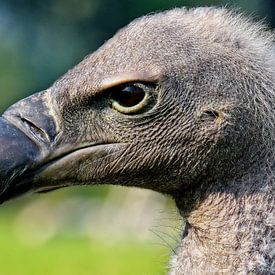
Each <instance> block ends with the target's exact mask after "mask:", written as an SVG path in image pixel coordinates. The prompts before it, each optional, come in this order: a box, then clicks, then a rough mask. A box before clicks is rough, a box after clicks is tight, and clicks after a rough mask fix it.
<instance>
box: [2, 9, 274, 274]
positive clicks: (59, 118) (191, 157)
mask: <svg viewBox="0 0 275 275" xmlns="http://www.w3.org/2000/svg"><path fill="white" fill-rule="evenodd" d="M274 145H275V46H274V36H273V35H272V33H271V32H270V31H268V30H266V29H265V28H264V27H263V26H262V25H261V24H258V23H253V22H250V20H248V19H245V18H243V17H242V16H241V15H238V14H236V13H234V12H230V11H227V10H226V9H223V8H198V9H190V10H187V9H185V8H178V9H173V10H170V11H167V12H163V13H159V14H154V15H149V16H144V17H142V18H139V19H137V20H135V21H133V22H132V23H130V24H129V25H128V26H127V27H125V28H123V29H122V30H120V31H119V32H118V33H117V34H116V35H115V36H114V37H113V38H111V39H110V40H109V41H107V42H106V43H105V44H104V45H103V46H102V47H100V48H99V49H98V50H97V51H96V52H94V53H93V54H91V55H90V56H88V57H87V58H85V59H84V60H83V61H82V62H81V63H80V64H79V65H77V66H76V67H75V68H73V69H72V70H70V71H69V72H68V73H67V74H65V75H64V76H63V77H61V78H60V79H59V80H57V81H56V82H55V83H54V84H53V86H52V87H50V88H49V89H47V90H45V91H42V92H41V93H38V94H35V95H33V96H31V97H29V98H26V99H24V100H22V101H20V102H18V103H16V104H15V105H13V106H12V107H10V108H9V109H8V110H7V111H6V112H5V113H4V114H3V116H2V118H1V119H0V191H1V197H0V199H1V201H2V202H3V201H6V200H8V199H10V198H13V197H15V196H18V195H21V194H23V193H26V192H29V191H35V192H42V191H50V190H53V189H56V188H60V187H63V186H68V185H76V184H79V185H80V184H91V185H93V184H104V183H111V184H120V185H125V186H137V187H142V188H148V189H152V190H155V191H158V192H161V193H165V194H169V195H170V196H172V197H173V198H174V200H175V202H176V205H177V207H178V209H179V211H180V213H181V215H182V216H183V218H184V219H185V220H186V224H185V227H184V228H183V235H182V240H181V242H180V244H179V245H178V248H177V255H176V256H175V257H173V259H172V260H171V274H274V273H275V229H274V226H275V206H274V202H275V176H274V171H275V169H274V162H275V159H274Z"/></svg>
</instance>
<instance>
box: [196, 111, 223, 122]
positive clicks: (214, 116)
mask: <svg viewBox="0 0 275 275" xmlns="http://www.w3.org/2000/svg"><path fill="white" fill-rule="evenodd" d="M224 118H225V115H224V113H223V111H221V110H215V109H212V108H209V109H206V110H203V111H202V114H201V119H202V120H203V121H213V122H217V123H222V122H223V121H224Z"/></svg>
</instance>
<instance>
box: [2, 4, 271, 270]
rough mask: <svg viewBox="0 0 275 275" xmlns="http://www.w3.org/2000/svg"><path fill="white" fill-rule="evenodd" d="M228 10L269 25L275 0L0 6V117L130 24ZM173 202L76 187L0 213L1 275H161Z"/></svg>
mask: <svg viewBox="0 0 275 275" xmlns="http://www.w3.org/2000/svg"><path fill="white" fill-rule="evenodd" d="M207 5H223V6H224V5H226V6H228V7H233V8H240V10H242V11H244V12H245V13H247V14H249V15H252V16H253V17H255V18H256V19H260V18H264V19H265V21H266V23H267V24H268V25H269V26H270V27H274V26H275V1H274V0H239V1H226V0H224V1H218V0H212V1H210V0H209V1H203V0H201V1H199V0H197V1H195V0H193V1H192V0H185V1H184V0H182V1H181V0H151V1H148V0H139V1H133V0H132V1H129V0H128V1H127V0H115V1H107V0H43V1H34V0H25V1H24V0H0V39H1V40H0V41H1V43H0V99H1V100H0V112H3V111H4V110H5V108H7V107H8V106H9V105H10V104H12V103H14V102H15V101H17V100H19V99H20V98H22V97H25V96H27V95H30V94H32V93H34V92H36V91H40V90H43V89H45V88H47V87H48V86H49V85H51V83H52V82H53V81H54V80H55V79H56V78H58V77H59V76H60V75H62V74H63V73H65V72H66V71H67V70H68V69H69V68H71V67H72V66H73V65H75V64H76V63H78V62H79V61H80V60H81V59H83V57H85V55H87V54H88V53H90V52H91V51H93V50H95V49H96V48H97V47H98V46H100V45H101V44H102V43H103V42H104V41H106V40H107V39H108V38H110V37H111V36H112V35H113V34H114V33H115V32H116V30H117V29H119V28H120V27H122V26H124V25H125V24H127V23H128V22H130V21H131V20H132V19H134V18H136V17H138V16H141V15H144V14H146V13H149V12H153V11H162V10H165V9H170V8H173V7H176V6H177V7H180V6H207ZM180 223H181V221H180V218H179V217H178V215H177V213H176V210H175V209H174V207H173V203H172V202H171V201H170V200H169V199H168V198H166V197H164V196H161V195H158V194H156V193H153V192H150V191H144V190H139V189H126V188H119V187H116V188H115V187H94V188H88V187H85V188H84V187H82V188H73V189H65V190H61V191H56V192H54V193H52V194H47V195H39V196H38V195H35V196H32V197H29V198H24V199H20V200H18V201H16V202H12V203H8V204H6V205H4V206H1V208H0V275H21V274H23V275H24V274H25V275H31V274H42V275H43V274H47V275H53V274H56V275H57V274H58V275H63V274H64V275H70V274H78V275H84V274H100V275H101V274H108V275H109V274H110V275H113V274H121V275H123V274H125V275H126V274H131V275H134V274H166V273H167V270H168V259H169V256H170V255H171V254H173V252H172V251H173V248H174V246H175V243H176V241H177V239H178V238H179V227H180Z"/></svg>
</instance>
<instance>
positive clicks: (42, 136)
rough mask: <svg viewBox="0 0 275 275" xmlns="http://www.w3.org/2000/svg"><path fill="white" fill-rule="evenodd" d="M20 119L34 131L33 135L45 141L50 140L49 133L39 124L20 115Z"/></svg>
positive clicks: (30, 130)
mask: <svg viewBox="0 0 275 275" xmlns="http://www.w3.org/2000/svg"><path fill="white" fill-rule="evenodd" d="M19 118H20V120H21V121H22V123H23V124H24V126H25V127H26V128H27V129H28V130H29V132H31V133H32V135H33V136H34V137H35V138H37V139H39V140H41V141H43V142H45V140H47V141H49V139H48V136H47V134H46V133H45V132H44V131H43V130H42V129H41V128H39V127H38V126H36V125H35V124H34V123H33V122H32V121H30V120H28V119H26V118H23V117H19Z"/></svg>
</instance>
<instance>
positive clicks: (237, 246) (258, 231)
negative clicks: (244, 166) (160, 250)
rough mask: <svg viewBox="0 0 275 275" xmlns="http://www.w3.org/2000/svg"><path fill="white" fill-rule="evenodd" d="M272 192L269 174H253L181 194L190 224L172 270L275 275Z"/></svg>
mask: <svg viewBox="0 0 275 275" xmlns="http://www.w3.org/2000/svg"><path fill="white" fill-rule="evenodd" d="M252 178H253V180H252ZM274 191H275V188H274V181H273V179H271V177H268V176H261V177H254V176H253V177H251V176H250V177H247V178H246V179H245V180H242V181H232V182H226V183H215V184H212V185H208V187H207V188H203V187H201V189H200V190H196V191H194V192H192V194H188V195H187V194H185V195H184V196H183V197H181V198H180V199H179V198H177V199H176V202H177V205H178V207H179V209H180V212H181V214H182V216H183V217H184V219H185V220H186V225H185V229H184V233H183V238H182V240H181V244H180V246H179V248H178V255H176V256H175V258H174V261H173V262H172V268H173V266H174V271H173V272H174V273H173V272H172V274H216V273H217V274H218V273H219V274H220V273H222V274H224V273H225V274H250V273H253V274H273V272H275V266H274V264H275V260H274V248H275V242H274V234H275V206H274V203H275V192H274ZM191 197H192V198H193V199H192V201H191V202H190V199H189V198H191ZM187 209H188V210H187ZM190 272H193V273H190Z"/></svg>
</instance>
